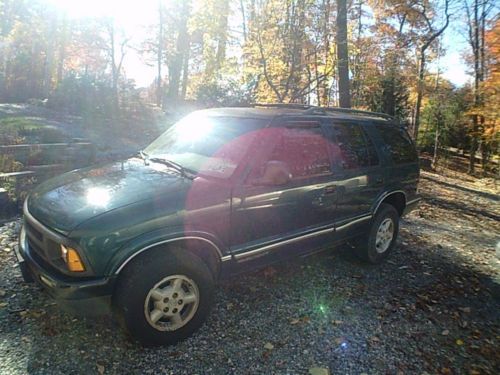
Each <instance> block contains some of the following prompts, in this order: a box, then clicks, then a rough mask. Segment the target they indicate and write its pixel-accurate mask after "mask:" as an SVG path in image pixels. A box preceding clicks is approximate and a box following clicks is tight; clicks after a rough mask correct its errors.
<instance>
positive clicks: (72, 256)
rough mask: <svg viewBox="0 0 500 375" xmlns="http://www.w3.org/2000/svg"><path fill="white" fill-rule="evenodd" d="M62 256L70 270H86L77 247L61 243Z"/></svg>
mask: <svg viewBox="0 0 500 375" xmlns="http://www.w3.org/2000/svg"><path fill="white" fill-rule="evenodd" d="M61 258H62V259H63V260H64V262H65V263H66V265H67V266H68V270H70V271H72V272H84V271H85V266H84V265H83V262H82V260H81V259H80V255H78V252H77V251H76V250H75V249H73V248H71V247H68V246H64V245H61Z"/></svg>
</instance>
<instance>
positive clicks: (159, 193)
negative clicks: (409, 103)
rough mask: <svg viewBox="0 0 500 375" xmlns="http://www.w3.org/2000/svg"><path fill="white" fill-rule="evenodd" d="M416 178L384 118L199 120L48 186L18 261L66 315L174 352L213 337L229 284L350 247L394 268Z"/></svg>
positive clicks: (30, 217) (318, 113)
mask: <svg viewBox="0 0 500 375" xmlns="http://www.w3.org/2000/svg"><path fill="white" fill-rule="evenodd" d="M418 178H419V167H418V158H417V152H416V150H415V146H414V144H413V142H412V141H411V139H410V138H409V137H408V134H407V132H406V131H405V129H404V128H402V127H401V126H400V125H399V124H398V123H397V122H396V121H395V120H394V119H393V118H392V117H390V116H387V115H384V114H379V113H371V112H364V111H356V110H344V109H340V108H321V107H313V106H301V105H282V106H280V105H255V106H252V107H245V108H221V109H209V110H203V111H197V112H193V113H192V114H190V115H188V116H187V117H185V118H183V119H182V120H180V121H179V122H178V123H176V124H175V125H173V126H172V127H171V128H170V129H169V130H167V131H166V132H165V133H164V134H162V135H161V136H160V137H159V138H158V139H156V140H155V141H154V142H153V143H151V144H150V145H149V146H148V147H147V148H145V149H144V150H143V151H141V152H140V153H139V154H138V155H136V156H134V157H131V158H129V159H127V160H123V161H118V162H113V163H111V164H107V165H103V166H99V167H93V168H86V169H80V170H74V171H71V172H68V173H66V174H63V175H61V176H59V177H57V178H54V179H51V180H49V181H46V182H44V183H42V184H40V185H39V186H38V187H37V188H36V189H35V190H34V191H33V192H32V193H31V195H30V196H29V197H28V198H27V199H26V202H25V205H24V225H23V228H22V231H21V234H20V239H19V242H20V245H19V249H18V251H17V256H18V260H19V264H20V267H21V271H22V273H23V276H24V278H25V280H26V281H31V280H35V281H36V282H38V283H39V284H41V285H42V286H43V287H44V288H45V289H46V290H47V291H48V293H49V294H50V295H51V296H53V297H54V298H55V299H56V300H57V301H58V302H60V303H61V305H62V306H65V307H66V308H68V309H71V310H73V311H78V312H82V311H87V312H88V313H93V314H97V313H102V312H106V311H113V313H114V314H115V316H116V317H117V318H118V320H119V321H120V322H121V323H122V324H123V326H124V327H125V329H126V330H127V331H128V332H129V333H130V334H131V335H132V337H134V338H135V339H137V340H139V341H140V342H141V343H142V344H144V345H160V344H169V343H175V342H176V341H178V340H181V339H183V338H186V337H187V336H189V335H191V334H192V333H193V332H194V331H195V330H196V329H197V328H198V327H200V325H202V323H203V321H204V320H205V319H206V317H207V315H208V313H209V310H210V306H211V305H212V303H213V296H214V289H215V286H216V284H217V282H218V280H220V278H221V277H226V276H229V275H234V274H236V273H239V272H244V271H248V270H251V269H255V268H257V267H262V266H265V265H268V264H270V263H272V262H279V261H282V260H283V259H286V258H291V257H296V256H302V255H304V254H308V253H312V252H315V251H317V250H320V249H327V248H331V247H332V246H335V245H338V244H340V243H343V242H346V241H352V243H354V244H355V246H354V249H355V250H354V251H356V254H357V255H358V256H359V257H361V258H362V259H364V260H366V261H368V262H371V263H378V262H380V261H382V260H383V259H384V258H386V257H387V256H388V255H389V254H390V253H391V251H392V250H393V248H394V245H395V242H396V237H397V234H398V223H399V218H400V217H401V216H402V215H404V214H405V213H407V212H408V211H410V210H411V209H412V208H414V207H415V206H416V204H417V203H418V201H419V198H418V196H417V183H418Z"/></svg>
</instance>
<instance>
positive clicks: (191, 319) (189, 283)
mask: <svg viewBox="0 0 500 375" xmlns="http://www.w3.org/2000/svg"><path fill="white" fill-rule="evenodd" d="M214 289H215V282H214V277H213V275H212V273H211V272H210V270H209V268H208V267H207V265H206V264H205V263H204V262H203V260H201V259H200V258H199V257H197V256H196V255H194V254H192V253H190V252H188V251H186V250H184V249H180V248H175V249H166V248H158V249H155V250H152V251H151V252H148V253H147V254H145V255H141V256H139V257H138V259H135V260H134V261H133V262H132V264H130V265H129V266H127V267H126V268H125V269H124V270H123V271H122V274H121V275H120V278H119V280H118V284H117V287H116V291H115V294H114V296H113V307H114V311H115V315H116V317H117V318H118V320H119V321H120V323H121V324H122V326H124V328H125V330H126V331H127V332H128V333H129V334H130V335H131V336H132V337H133V338H134V339H136V340H138V341H139V342H140V343H141V344H142V345H144V346H157V345H165V344H175V343H176V342H178V341H180V340H183V339H185V338H187V337H189V336H190V335H191V334H193V333H194V332H195V331H196V330H197V329H198V328H199V327H200V326H201V325H202V324H203V323H204V321H205V320H206V318H207V316H208V314H209V311H210V308H211V306H212V303H213V294H214Z"/></svg>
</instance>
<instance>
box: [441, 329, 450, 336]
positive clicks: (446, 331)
mask: <svg viewBox="0 0 500 375" xmlns="http://www.w3.org/2000/svg"><path fill="white" fill-rule="evenodd" d="M441 334H442V335H443V336H448V335H449V334H450V331H448V330H447V329H445V330H444V331H443V332H441Z"/></svg>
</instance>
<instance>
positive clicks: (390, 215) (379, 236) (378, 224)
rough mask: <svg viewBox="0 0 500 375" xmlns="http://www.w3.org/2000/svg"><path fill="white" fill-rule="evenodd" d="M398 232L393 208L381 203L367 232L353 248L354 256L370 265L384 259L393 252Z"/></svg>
mask: <svg viewBox="0 0 500 375" xmlns="http://www.w3.org/2000/svg"><path fill="white" fill-rule="evenodd" d="M398 232H399V214H398V212H397V211H396V209H395V208H394V206H392V205H390V204H387V203H382V204H381V205H380V207H379V209H378V210H377V213H376V215H375V217H374V218H373V219H372V223H371V226H370V229H369V232H368V233H367V234H366V235H365V236H363V237H362V238H360V239H359V240H358V241H357V243H356V246H355V251H356V255H357V256H358V257H359V258H360V259H362V260H364V261H366V262H368V263H372V264H377V263H380V262H382V261H383V260H384V259H386V258H387V257H388V256H389V255H390V254H391V253H392V251H393V249H394V246H395V244H396V239H397V237H398Z"/></svg>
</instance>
